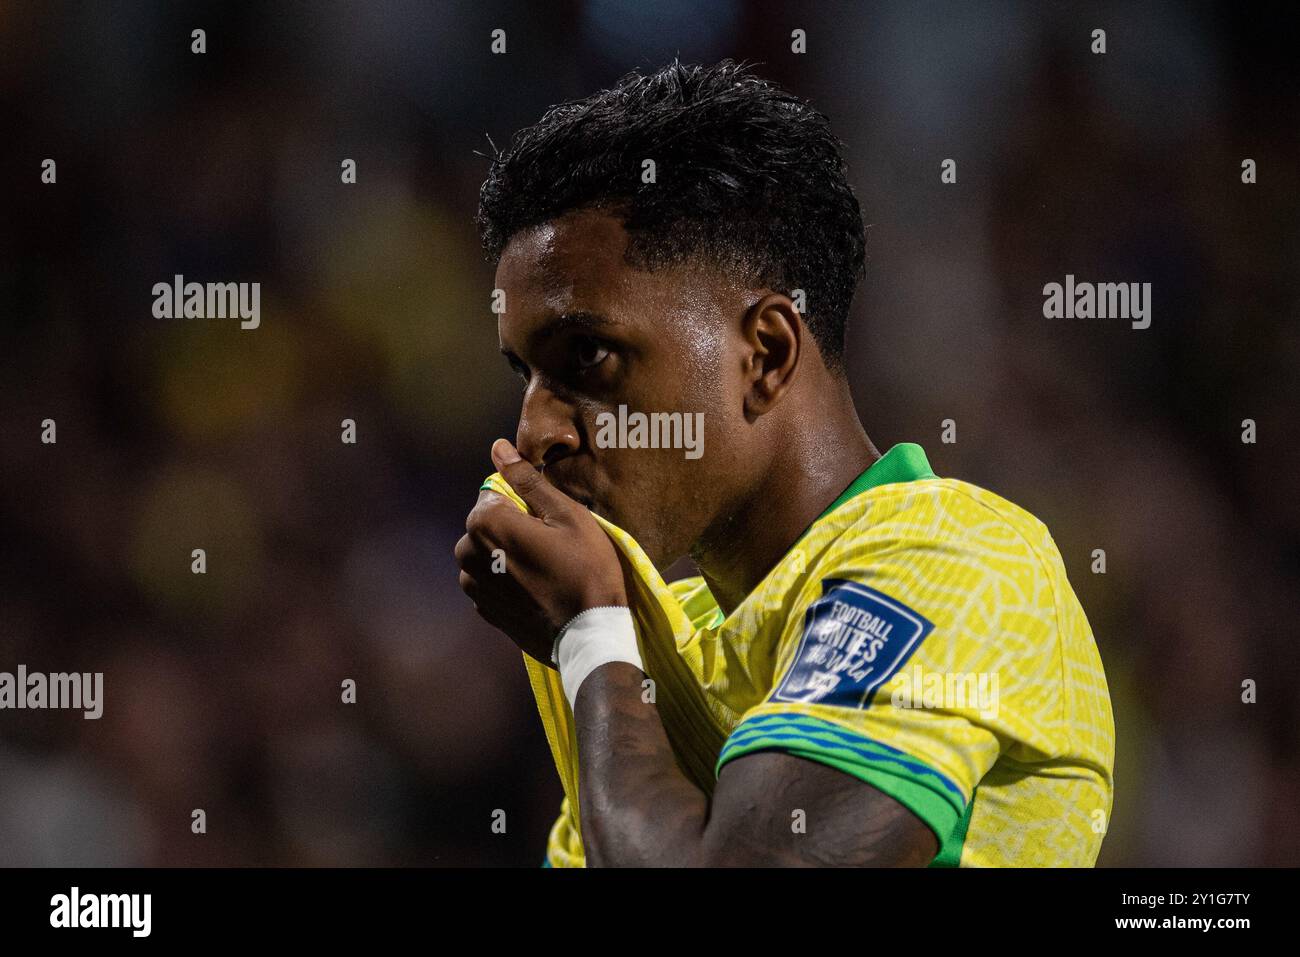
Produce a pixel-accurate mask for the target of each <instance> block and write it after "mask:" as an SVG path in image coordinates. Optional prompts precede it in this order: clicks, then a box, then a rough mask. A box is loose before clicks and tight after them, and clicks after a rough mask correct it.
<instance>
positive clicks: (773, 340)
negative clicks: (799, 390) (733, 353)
mask: <svg viewBox="0 0 1300 957" xmlns="http://www.w3.org/2000/svg"><path fill="white" fill-rule="evenodd" d="M740 332H741V338H742V339H743V340H744V342H745V345H746V346H747V349H746V353H745V362H746V368H745V373H746V375H747V376H748V378H749V391H748V393H747V394H746V396H745V416H746V418H748V419H751V420H752V419H755V418H757V417H758V416H760V415H763V414H764V413H766V412H769V411H771V409H772V408H773V407H774V406H775V405H776V404H777V403H778V402H780V401H781V399H782V397H783V396H784V395H785V394H786V392H788V391H789V389H790V386H791V384H792V383H793V382H794V376H795V372H796V371H797V370H798V368H799V360H800V358H801V357H802V355H803V332H804V327H803V322H802V320H801V318H800V316H799V310H798V309H796V308H795V306H794V302H793V301H791V299H790V297H789V296H783V295H781V294H780V293H777V292H774V293H769V294H768V295H766V296H764V297H763V298H762V299H760V300H758V302H756V303H754V304H753V305H752V306H750V307H749V309H748V311H746V313H745V316H744V318H743V319H742V320H741V330H740Z"/></svg>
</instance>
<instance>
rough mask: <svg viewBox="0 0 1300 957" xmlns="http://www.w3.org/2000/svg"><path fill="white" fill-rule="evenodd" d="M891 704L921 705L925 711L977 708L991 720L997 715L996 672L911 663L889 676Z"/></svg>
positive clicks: (900, 705) (918, 706) (903, 706)
mask: <svg viewBox="0 0 1300 957" xmlns="http://www.w3.org/2000/svg"><path fill="white" fill-rule="evenodd" d="M892 683H893V696H892V697H891V698H890V703H891V704H893V706H894V707H895V708H918V709H920V708H923V709H925V710H927V711H958V710H960V711H978V712H979V714H980V717H982V718H984V719H985V720H992V719H994V718H996V717H997V716H998V673H997V672H996V671H966V672H963V671H925V670H924V669H923V668H922V667H921V666H920V665H913V666H912V667H911V669H910V670H908V671H900V672H899V673H898V674H896V675H895V676H894V677H893V679H892Z"/></svg>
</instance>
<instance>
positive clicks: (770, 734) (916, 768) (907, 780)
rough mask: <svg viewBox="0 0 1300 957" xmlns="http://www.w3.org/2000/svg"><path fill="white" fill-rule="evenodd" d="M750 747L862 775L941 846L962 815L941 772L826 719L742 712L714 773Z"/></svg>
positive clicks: (962, 801) (957, 794) (958, 798)
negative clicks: (744, 714) (745, 715)
mask: <svg viewBox="0 0 1300 957" xmlns="http://www.w3.org/2000/svg"><path fill="white" fill-rule="evenodd" d="M755 751H785V752H786V753H788V754H793V755H795V756H796V757H801V758H806V759H808V760H810V761H818V762H820V763H822V764H828V765H830V766H831V767H834V768H838V769H839V770H841V771H843V772H845V773H846V774H851V775H852V776H853V777H855V778H857V779H858V780H860V781H865V782H866V783H868V784H870V785H871V786H872V787H874V788H876V789H877V790H879V791H883V792H884V793H885V794H888V795H889V796H890V797H892V798H893V799H894V800H896V801H898V802H899V803H900V804H902V805H903V806H904V807H906V808H907V809H908V810H910V811H911V812H912V813H913V814H915V815H916V816H917V817H919V818H920V819H921V820H922V821H924V822H925V824H926V825H927V826H928V827H929V828H930V830H932V831H934V834H935V837H936V838H937V839H938V841H939V846H940V847H941V848H943V847H944V846H945V845H946V844H947V843H948V842H949V840H950V838H951V837H952V836H953V835H954V833H955V831H956V829H957V825H958V824H959V823H961V822H962V821H963V819H964V818H965V816H966V809H967V801H966V798H965V796H964V795H963V794H962V791H961V789H960V788H959V787H957V785H956V784H954V783H953V782H952V780H951V779H950V778H948V777H947V776H946V775H944V774H940V773H939V772H938V771H936V770H935V769H934V768H932V767H930V766H929V765H928V764H925V763H923V762H921V761H918V760H917V759H916V758H914V757H912V756H911V755H909V754H906V753H905V752H903V751H900V750H898V749H897V748H891V747H890V746H889V745H887V744H881V743H880V742H879V741H873V740H872V739H871V738H868V737H865V736H864V735H861V734H858V733H856V732H854V731H851V730H850V729H848V728H846V727H844V726H843V725H839V724H835V723H833V722H831V721H824V720H822V719H821V718H814V717H812V716H810V715H806V714H799V713H795V712H781V713H775V714H758V715H755V716H753V717H751V718H747V719H745V720H744V721H742V722H741V723H740V724H739V725H737V727H736V729H735V730H734V731H732V732H731V736H730V737H729V738H727V740H726V742H725V743H724V744H723V746H722V751H721V753H720V754H719V755H718V763H717V767H716V771H715V773H719V774H720V773H721V772H722V766H723V765H724V764H726V763H727V762H728V761H731V760H733V759H734V758H738V757H740V756H741V755H744V754H752V753H753V752H755Z"/></svg>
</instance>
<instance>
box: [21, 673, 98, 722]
mask: <svg viewBox="0 0 1300 957" xmlns="http://www.w3.org/2000/svg"><path fill="white" fill-rule="evenodd" d="M5 708H14V709H18V710H23V709H26V708H32V709H40V708H55V709H63V708H69V709H77V710H81V711H84V712H85V714H83V715H82V717H84V718H85V719H86V720H88V721H89V720H94V719H96V718H99V717H100V716H101V715H103V713H104V673H103V672H102V671H96V672H94V673H93V674H92V673H91V672H89V671H87V672H84V673H83V672H78V671H73V672H71V673H67V672H62V671H59V672H54V673H53V674H44V673H43V672H39V671H32V672H28V670H27V666H26V665H19V666H18V671H17V673H16V674H15V673H12V672H8V671H0V710H3V709H5Z"/></svg>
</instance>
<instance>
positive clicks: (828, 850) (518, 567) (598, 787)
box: [456, 441, 937, 866]
mask: <svg viewBox="0 0 1300 957" xmlns="http://www.w3.org/2000/svg"><path fill="white" fill-rule="evenodd" d="M503 452H504V453H505V454H502V453H503ZM493 459H494V462H495V464H496V465H497V466H498V468H499V469H500V471H501V473H502V475H503V476H504V477H505V478H506V480H507V481H508V482H509V484H510V486H511V488H512V489H513V490H514V491H515V492H516V493H517V494H518V495H519V496H520V497H521V498H522V499H523V500H524V501H525V502H526V503H527V505H528V508H529V510H530V511H531V513H532V514H526V513H524V512H522V511H520V510H519V509H518V508H517V507H516V505H515V504H514V503H512V502H510V501H508V500H507V499H505V498H504V497H503V496H501V495H498V494H496V493H494V492H490V491H487V492H484V493H483V494H482V495H480V498H479V502H478V504H477V505H476V506H475V508H474V510H473V511H472V512H471V513H470V517H469V519H468V521H467V523H466V535H465V536H464V537H463V538H462V539H461V540H460V541H459V542H458V543H457V545H456V558H457V561H458V562H459V564H460V566H461V573H460V583H461V587H462V588H463V589H464V590H465V592H466V594H467V595H469V597H470V598H471V599H472V600H473V601H474V603H475V607H476V608H477V609H478V612H479V614H480V615H482V616H483V617H484V618H485V619H486V620H487V621H488V622H490V623H491V624H493V625H495V626H496V627H497V628H499V629H500V630H501V631H503V632H505V633H506V634H507V635H508V636H509V637H510V638H511V639H512V640H514V641H515V643H516V644H517V645H519V647H520V648H521V649H522V650H523V651H524V652H525V653H527V654H528V655H530V656H531V657H533V658H535V659H536V660H538V661H542V662H548V663H549V661H550V658H551V651H552V642H553V639H554V636H555V635H556V634H557V633H559V632H560V630H561V629H562V628H563V627H564V626H565V625H566V623H569V622H571V621H572V619H573V618H574V617H575V616H576V615H577V614H578V613H580V612H582V611H584V610H586V609H590V608H597V607H626V606H627V596H626V590H625V584H624V581H623V573H622V568H621V565H620V563H619V560H618V556H617V553H616V552H615V550H614V546H613V544H612V543H611V542H610V540H609V538H608V537H607V536H606V535H605V533H604V531H603V530H602V529H601V528H600V527H599V525H597V523H596V521H595V519H593V518H592V517H591V515H590V513H589V512H587V510H586V509H584V508H583V507H582V506H580V505H578V504H577V503H576V502H574V501H572V500H571V499H569V498H567V497H566V496H564V495H563V494H562V493H560V492H559V491H557V490H556V489H554V488H553V487H551V486H550V485H549V484H547V483H546V482H545V481H544V480H542V478H541V476H540V474H539V473H538V472H537V471H536V470H535V469H534V468H533V467H532V466H531V465H530V464H529V463H527V462H524V461H522V460H520V459H519V458H518V455H517V453H515V452H514V450H513V448H511V447H510V446H509V444H508V443H505V442H504V441H501V442H498V444H497V445H496V446H494V448H493ZM497 552H500V553H504V555H505V556H507V558H508V570H506V571H504V573H499V570H498V568H494V567H493V558H492V556H493V554H494V553H497ZM624 637H625V638H626V639H627V640H629V641H630V643H631V645H632V647H633V649H634V648H635V637H634V636H624ZM573 640H574V638H573V637H565V638H562V639H561V646H562V647H564V646H566V645H568V644H569V643H570V642H572V641H573ZM570 647H572V646H570ZM630 660H639V657H638V656H636V655H631V656H628V657H626V658H624V659H622V660H608V661H607V662H606V663H603V664H600V665H599V667H596V668H595V670H593V671H591V672H590V673H589V674H587V675H586V677H585V680H581V681H580V682H579V683H578V684H577V685H576V686H575V688H574V691H573V692H570V695H571V697H572V706H573V712H574V718H575V724H576V727H577V736H578V751H579V765H580V771H581V773H580V774H579V780H580V785H579V787H580V794H579V800H580V805H581V815H580V816H581V822H582V832H583V833H582V836H583V845H584V849H585V851H586V854H587V858H588V861H589V862H590V863H592V864H595V865H601V864H605V865H650V864H659V865H678V866H680V865H762V864H785V865H795V864H805V865H826V864H838V865H856V866H866V865H924V864H926V863H928V862H929V861H930V860H931V859H933V857H934V856H935V854H936V853H937V842H936V840H935V837H934V833H933V832H932V831H931V830H930V829H929V828H928V827H927V826H926V825H925V824H924V823H922V821H921V820H920V819H919V818H917V817H916V816H914V815H913V814H912V812H911V811H909V810H908V809H907V808H906V807H904V806H903V804H901V803H899V802H898V801H896V800H895V799H894V798H892V797H890V796H888V795H886V794H885V793H883V792H882V791H880V790H878V789H877V788H875V787H873V786H872V785H871V784H870V783H868V782H866V781H863V780H859V779H858V778H855V777H853V776H851V775H849V774H846V773H844V772H842V771H840V770H838V769H836V768H834V767H831V766H829V765H824V764H820V763H818V762H816V761H810V760H807V759H804V758H801V757H798V756H795V755H792V754H785V753H782V752H778V751H762V750H760V751H755V752H754V753H750V754H744V755H742V756H739V757H737V758H735V759H734V760H731V761H729V762H728V763H727V764H726V765H724V767H723V770H722V772H721V775H720V777H719V779H718V784H717V787H716V788H715V789H714V794H713V800H712V802H711V803H710V801H709V798H708V796H707V795H705V794H704V793H703V792H702V791H700V790H699V789H698V788H696V787H695V785H694V784H693V783H692V782H691V781H689V780H688V779H687V778H686V777H685V776H684V775H683V774H682V772H681V771H680V769H679V768H678V767H677V764H676V760H675V758H674V755H673V752H672V748H671V746H670V745H669V742H668V738H667V735H666V734H665V732H664V728H663V724H662V722H661V721H660V718H659V713H658V709H657V708H656V707H655V706H654V705H653V704H649V703H645V702H644V701H643V700H642V689H641V683H642V681H643V680H644V677H645V676H644V674H643V672H642V671H641V670H640V668H639V667H636V666H634V665H632V664H628V663H626V662H627V661H630ZM569 683H570V682H569V679H568V678H566V690H568V685H569ZM575 692H576V695H575ZM797 811H801V812H803V814H802V815H799V816H798V817H796V814H795V812H797ZM799 818H802V823H803V826H802V827H796V826H795V825H796V824H797V823H798V822H799Z"/></svg>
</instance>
